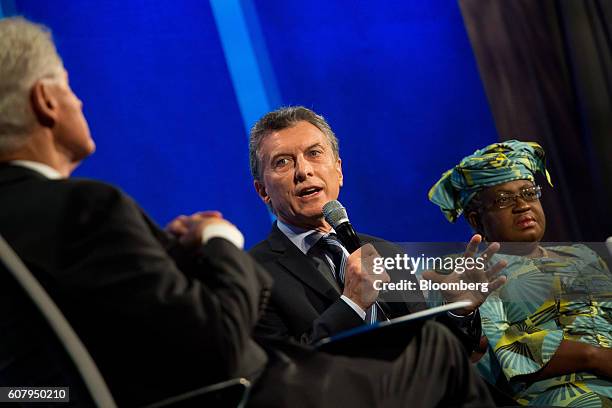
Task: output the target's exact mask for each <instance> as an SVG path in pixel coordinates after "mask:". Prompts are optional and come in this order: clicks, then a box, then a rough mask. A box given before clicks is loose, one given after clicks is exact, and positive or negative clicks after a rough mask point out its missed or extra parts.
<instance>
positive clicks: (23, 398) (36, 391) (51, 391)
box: [0, 387, 70, 402]
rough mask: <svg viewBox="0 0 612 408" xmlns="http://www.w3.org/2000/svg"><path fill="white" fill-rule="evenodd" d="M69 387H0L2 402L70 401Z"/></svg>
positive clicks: (0, 400)
mask: <svg viewBox="0 0 612 408" xmlns="http://www.w3.org/2000/svg"><path fill="white" fill-rule="evenodd" d="M69 401H70V390H69V388H68V387H0V402H69Z"/></svg>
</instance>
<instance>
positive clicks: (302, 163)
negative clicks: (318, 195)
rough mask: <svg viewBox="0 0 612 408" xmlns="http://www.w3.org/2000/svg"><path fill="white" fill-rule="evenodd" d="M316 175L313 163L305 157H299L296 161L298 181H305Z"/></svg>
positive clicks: (296, 177)
mask: <svg viewBox="0 0 612 408" xmlns="http://www.w3.org/2000/svg"><path fill="white" fill-rule="evenodd" d="M313 174H314V171H313V167H312V163H310V162H309V161H308V160H306V159H305V158H304V156H298V157H297V158H296V160H295V179H296V181H304V180H306V178H308V177H312V175H313Z"/></svg>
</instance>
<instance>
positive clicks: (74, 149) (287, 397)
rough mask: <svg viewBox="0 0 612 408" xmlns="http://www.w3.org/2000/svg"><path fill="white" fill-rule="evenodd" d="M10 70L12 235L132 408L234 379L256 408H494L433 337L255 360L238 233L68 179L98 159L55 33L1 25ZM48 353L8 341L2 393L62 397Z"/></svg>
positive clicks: (0, 90) (3, 75)
mask: <svg viewBox="0 0 612 408" xmlns="http://www.w3.org/2000/svg"><path fill="white" fill-rule="evenodd" d="M0 61H2V65H0V196H1V197H2V200H1V201H0V233H1V234H2V235H3V236H4V237H5V238H6V239H7V241H8V242H9V243H10V244H11V246H12V247H13V248H14V249H15V251H16V252H17V253H18V254H19V256H20V257H21V258H22V259H23V260H24V261H25V262H26V264H27V265H28V266H29V267H30V268H31V269H32V271H33V273H34V274H35V275H36V277H37V278H38V279H39V280H40V281H41V283H42V284H43V286H44V287H45V289H46V290H47V291H48V292H49V294H50V295H51V297H52V298H53V299H54V300H55V302H56V303H57V304H58V305H59V306H60V308H61V309H62V311H63V312H64V314H65V315H66V316H67V318H68V320H69V321H70V323H71V324H72V325H73V327H74V328H75V330H76V332H77V333H78V335H79V336H80V337H81V339H82V340H83V342H84V344H85V346H86V347H87V348H88V349H89V351H90V352H91V354H92V356H93V357H94V359H95V361H96V363H97V364H98V366H99V368H100V370H101V372H102V375H103V377H104V378H105V380H106V381H107V382H108V384H109V387H110V390H111V392H112V393H113V395H114V397H115V398H116V400H117V402H118V403H119V404H120V405H121V406H139V405H142V404H145V403H149V402H152V401H156V400H159V399H162V398H165V397H168V396H171V395H174V394H177V393H180V392H185V391H188V390H191V389H195V388H197V387H200V386H203V385H206V384H209V383H211V382H215V381H220V380H223V379H227V378H229V377H234V376H245V377H248V378H249V379H251V380H252V381H254V382H255V388H254V390H253V392H252V396H251V400H250V401H251V404H252V405H253V406H261V407H274V406H277V407H285V406H298V405H299V406H312V407H319V406H321V407H325V406H329V407H332V406H338V405H339V404H340V403H346V404H350V405H352V406H355V407H371V406H377V405H378V406H390V407H391V406H402V405H406V404H407V403H409V402H412V403H413V405H416V406H434V405H448V404H449V403H452V404H456V405H466V406H486V405H487V404H488V403H489V402H490V400H489V399H488V395H487V393H486V390H484V388H483V385H482V383H481V382H480V381H479V380H478V379H477V378H475V377H474V376H473V373H472V371H471V370H470V366H469V363H468V362H467V359H466V358H465V355H464V354H463V352H462V350H461V349H460V346H459V345H458V343H457V342H456V341H455V340H454V339H453V337H452V336H451V335H450V334H449V333H448V332H446V331H444V330H440V329H439V328H438V327H435V326H432V325H426V326H425V327H424V329H423V330H422V332H421V333H420V334H419V335H418V336H416V337H415V340H414V341H415V344H416V345H415V347H413V348H411V349H409V350H406V351H405V352H404V353H403V354H402V355H400V356H399V357H398V358H397V359H396V360H395V361H378V360H373V359H348V358H342V357H335V356H331V355H327V354H324V353H318V352H316V351H314V350H312V349H310V348H306V347H302V346H299V345H294V344H289V343H286V342H271V343H268V344H266V345H265V346H264V348H262V347H261V346H259V345H258V344H256V343H255V342H254V341H253V340H252V339H251V331H252V329H253V327H254V325H255V323H256V322H257V319H258V317H259V312H260V310H261V308H262V306H263V305H264V304H265V303H266V301H267V297H268V293H269V290H270V289H269V288H270V285H271V279H270V277H269V276H268V274H267V273H266V272H265V271H264V270H263V269H262V268H261V267H260V266H259V265H258V264H257V263H256V262H254V261H253V260H252V258H251V257H250V256H248V255H247V254H245V253H244V252H242V251H241V250H240V247H241V246H242V241H243V239H242V235H241V234H240V232H239V231H238V230H237V229H236V228H235V227H234V226H233V225H231V224H230V223H229V222H227V221H225V220H223V218H222V217H221V215H220V214H219V213H215V212H205V213H197V214H194V215H192V216H189V217H184V216H183V217H179V218H177V219H176V220H175V221H174V222H173V223H171V224H170V226H169V229H170V231H171V232H173V234H174V235H169V234H166V233H165V232H163V231H161V230H160V229H159V228H157V226H155V225H154V223H153V222H152V221H151V220H150V219H149V218H148V217H147V216H146V215H145V214H144V213H143V212H142V210H141V209H140V208H139V207H138V206H137V205H136V203H134V201H133V200H131V199H130V198H129V197H127V196H126V195H125V194H124V193H122V192H121V191H119V190H118V189H116V188H114V187H112V186H109V185H106V184H102V183H99V182H95V181H89V180H77V179H68V177H69V175H70V173H71V172H72V171H73V170H74V168H75V167H76V166H77V165H78V164H79V163H80V161H81V160H83V159H84V158H85V157H87V156H88V155H90V154H91V153H92V152H93V150H94V143H93V140H92V139H91V137H90V134H89V129H88V126H87V122H86V120H85V118H84V116H83V114H82V111H81V102H80V100H79V99H78V98H77V97H76V95H75V94H74V93H73V92H72V90H71V89H70V86H69V85H68V80H67V73H66V71H65V70H64V68H63V64H62V62H61V60H60V58H59V56H58V55H57V53H56V50H55V47H54V45H53V42H52V41H51V39H50V36H49V34H48V32H47V31H46V30H45V29H44V28H43V27H41V26H37V25H34V24H32V23H30V22H27V21H25V20H23V19H21V18H10V19H5V20H0ZM9 280H10V279H9V278H8V277H7V276H4V275H2V276H0V299H2V303H1V304H2V305H8V307H11V305H15V304H17V303H18V302H17V300H15V301H14V302H13V300H14V299H15V293H14V292H13V291H12V290H11V287H14V285H13V286H11V285H10V284H9ZM11 310H12V313H3V314H2V315H1V316H2V317H1V318H0V327H3V328H5V327H13V324H14V323H15V322H23V321H28V319H29V317H30V316H29V315H28V310H26V309H25V308H14V309H11ZM46 341H47V339H45V338H39V337H30V336H24V335H23V333H17V332H10V333H9V334H8V335H7V334H5V333H3V337H2V338H0V379H3V381H7V382H9V383H4V384H0V386H7V385H13V386H14V385H20V386H23V385H39V386H41V385H45V386H49V385H63V384H61V383H58V384H49V383H40V382H36V379H35V378H37V375H36V372H35V371H36V370H37V368H38V365H37V359H36V358H34V359H32V356H37V355H42V354H43V353H44V350H43V349H44V343H45V342H46ZM431 356H434V358H433V359H432V358H429V357H431ZM432 366H433V367H440V371H439V372H437V373H438V376H437V377H435V378H431V379H430V380H429V381H426V384H425V386H424V384H423V382H422V381H415V380H414V379H413V376H416V377H419V378H426V376H427V374H428V373H429V372H430V370H431V367H432ZM28 372H30V373H31V377H30V376H28ZM12 379H18V381H19V384H15V383H11V382H10V381H11V380H12ZM441 383H442V384H447V383H448V386H446V385H445V386H443V387H441V386H440V384H441Z"/></svg>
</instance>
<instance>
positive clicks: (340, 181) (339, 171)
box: [336, 157, 344, 187]
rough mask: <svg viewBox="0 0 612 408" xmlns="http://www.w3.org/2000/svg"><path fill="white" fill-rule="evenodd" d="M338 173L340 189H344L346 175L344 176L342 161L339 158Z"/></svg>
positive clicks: (337, 163) (337, 162)
mask: <svg viewBox="0 0 612 408" xmlns="http://www.w3.org/2000/svg"><path fill="white" fill-rule="evenodd" d="M336 171H337V172H338V181H339V184H340V187H342V184H344V175H343V174H342V159H341V158H339V157H338V160H337V161H336Z"/></svg>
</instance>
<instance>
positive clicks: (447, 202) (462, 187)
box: [429, 140, 552, 222]
mask: <svg viewBox="0 0 612 408" xmlns="http://www.w3.org/2000/svg"><path fill="white" fill-rule="evenodd" d="M538 171H539V172H540V173H542V174H544V175H545V176H546V179H547V180H548V183H549V184H550V185H551V186H552V183H551V181H550V175H549V174H548V171H547V170H546V164H545V159H544V149H542V147H541V146H540V145H539V144H537V143H534V142H519V141H518V140H508V141H506V142H503V143H494V144H492V145H489V146H487V147H485V148H484V149H481V150H476V151H475V152H474V154H472V155H471V156H467V157H465V158H463V160H461V163H459V165H457V166H455V167H454V168H452V169H450V170H448V171H447V172H445V173H444V174H442V178H441V179H440V180H439V181H438V182H437V183H436V184H435V185H434V186H433V187H432V188H431V190H429V199H430V200H431V201H432V202H433V203H434V204H436V205H438V206H439V207H440V209H441V210H442V212H443V213H444V215H445V216H446V218H447V219H448V220H449V221H450V222H455V221H456V220H457V218H458V217H459V216H460V215H461V213H463V210H464V209H465V207H466V206H467V205H468V203H469V202H470V201H471V200H472V198H474V196H475V195H476V193H477V192H478V191H479V190H481V189H483V188H485V187H491V186H495V185H497V184H502V183H506V182H508V181H513V180H531V181H534V179H535V173H536V172H538Z"/></svg>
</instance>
